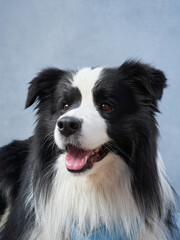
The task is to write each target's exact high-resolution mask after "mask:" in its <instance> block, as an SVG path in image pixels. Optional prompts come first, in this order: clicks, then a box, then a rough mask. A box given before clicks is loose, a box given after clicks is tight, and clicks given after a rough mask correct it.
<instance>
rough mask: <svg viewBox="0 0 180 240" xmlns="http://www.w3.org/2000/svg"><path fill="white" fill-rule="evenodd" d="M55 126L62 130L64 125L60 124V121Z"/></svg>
mask: <svg viewBox="0 0 180 240" xmlns="http://www.w3.org/2000/svg"><path fill="white" fill-rule="evenodd" d="M57 125H58V127H59V129H63V128H64V124H63V123H62V122H60V121H59V122H58V124H57Z"/></svg>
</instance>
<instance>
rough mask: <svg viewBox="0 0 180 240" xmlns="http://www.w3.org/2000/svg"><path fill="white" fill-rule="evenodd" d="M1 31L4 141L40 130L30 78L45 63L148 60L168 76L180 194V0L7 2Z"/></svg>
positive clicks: (165, 148) (168, 150)
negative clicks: (30, 99)
mask: <svg viewBox="0 0 180 240" xmlns="http://www.w3.org/2000/svg"><path fill="white" fill-rule="evenodd" d="M0 34H1V36H0V126H1V130H0V146H1V145H4V144H6V143H8V142H9V141H11V140H12V139H25V138H27V137H28V136H30V135H31V134H32V132H33V128H34V124H33V122H34V114H32V109H28V110H26V111H24V103H25V99H26V94H27V83H28V82H29V81H30V80H31V79H32V78H33V77H34V76H35V75H36V73H37V72H39V71H40V70H41V69H42V68H45V67H48V66H55V67H59V68H62V69H64V68H65V69H77V68H80V67H83V66H97V65H106V66H118V65H121V64H122V63H123V61H125V60H126V59H128V58H136V59H141V60H143V61H145V62H148V63H151V64H153V65H154V66H155V67H157V68H160V69H161V70H163V71H164V72H165V74H166V76H167V78H168V84H169V87H168V88H167V89H166V90H165V92H164V96H163V99H162V102H161V103H160V109H161V111H162V114H161V115H158V120H159V125H160V133H161V136H160V138H159V149H160V151H161V154H162V157H163V159H164V162H165V165H166V168H167V172H168V174H169V176H170V179H171V182H172V184H173V186H174V187H175V189H176V191H177V192H178V193H179V194H180V163H179V161H180V149H179V148H180V130H179V128H180V96H179V91H180V79H179V75H180V74H179V69H180V63H179V62H180V1H179V0H171V1H167V0H146V1H143V0H141V1H139V0H121V1H120V0H119V1H118V0H116V1H115V0H96V1H95V0H89V1H88V0H64V1H62V0H52V1H49V0H31V1H27V0H16V1H11V0H6V1H3V0H0Z"/></svg>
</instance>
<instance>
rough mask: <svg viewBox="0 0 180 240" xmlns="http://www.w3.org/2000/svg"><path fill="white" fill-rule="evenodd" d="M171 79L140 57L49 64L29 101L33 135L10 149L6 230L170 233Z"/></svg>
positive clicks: (5, 236) (57, 235)
mask: <svg viewBox="0 0 180 240" xmlns="http://www.w3.org/2000/svg"><path fill="white" fill-rule="evenodd" d="M166 81H167V80H166V77H165V75H164V73H163V72H162V71H160V70H158V69H155V68H154V67H152V66H150V65H148V64H144V63H142V62H140V61H134V60H127V61H126V62H124V63H123V64H122V65H121V66H120V67H116V68H106V67H94V68H82V69H80V70H78V71H65V70H60V69H57V68H48V69H45V70H43V71H42V72H40V73H39V74H38V75H37V77H35V78H34V79H33V80H32V81H31V82H30V86H29V90H28V96H27V101H26V108H28V107H30V106H31V105H33V104H34V103H35V109H36V113H37V119H36V127H35V131H34V134H33V136H32V137H31V138H29V139H27V140H25V141H14V142H12V143H11V144H9V145H7V146H4V147H2V148H1V150H0V204H1V209H0V214H1V216H3V215H4V214H5V215H6V216H7V218H6V219H4V218H3V220H2V217H1V220H2V221H3V226H2V233H1V239H2V240H69V239H73V240H80V239H94V240H96V239H106V240H107V239H112V240H116V239H118V240H120V239H122V240H135V239H136V240H167V239H168V238H169V236H170V235H171V234H173V232H174V231H175V228H176V227H177V226H176V223H175V222H174V220H173V219H174V213H175V211H176V208H177V207H176V198H177V196H176V193H175V191H174V190H173V188H172V186H171V185H170V183H169V180H168V177H167V174H166V172H165V168H164V165H163V162H162V159H161V156H160V154H159V152H158V147H157V140H158V127H157V121H156V113H158V112H159V109H158V101H159V100H160V99H161V98H162V95H163V89H164V88H165V87H166V86H167V84H166ZM7 212H8V213H7ZM173 239H174V238H173Z"/></svg>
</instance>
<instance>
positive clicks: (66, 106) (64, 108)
mask: <svg viewBox="0 0 180 240" xmlns="http://www.w3.org/2000/svg"><path fill="white" fill-rule="evenodd" d="M69 108H70V107H69V105H68V104H67V103H66V104H65V105H64V106H63V110H64V111H68V110H69Z"/></svg>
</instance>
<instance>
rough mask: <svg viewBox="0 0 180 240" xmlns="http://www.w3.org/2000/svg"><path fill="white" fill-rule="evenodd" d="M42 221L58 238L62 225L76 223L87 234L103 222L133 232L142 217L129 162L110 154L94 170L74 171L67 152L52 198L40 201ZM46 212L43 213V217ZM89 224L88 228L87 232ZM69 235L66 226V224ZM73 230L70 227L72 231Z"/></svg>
mask: <svg viewBox="0 0 180 240" xmlns="http://www.w3.org/2000/svg"><path fill="white" fill-rule="evenodd" d="M36 206H37V211H36V212H38V213H39V216H37V217H38V221H39V222H40V224H42V226H43V227H44V229H45V231H47V235H48V234H49V235H51V239H53V236H54V239H56V237H57V236H58V235H59V234H60V233H59V229H62V228H64V227H65V226H66V229H70V226H73V225H76V228H77V229H79V231H80V232H85V233H87V234H89V233H91V232H92V231H94V229H97V228H98V227H100V226H101V225H102V224H103V225H104V226H105V227H106V229H107V231H112V229H114V228H115V229H117V231H119V230H121V229H122V225H121V223H123V228H124V229H125V231H126V232H127V233H130V232H131V231H132V229H133V228H136V227H137V219H138V218H139V215H138V211H137V208H136V204H135V202H134V199H133V197H132V191H131V174H130V171H129V168H128V167H127V165H126V164H125V162H124V161H123V160H122V159H120V158H119V157H117V156H116V155H114V154H113V153H110V154H108V156H107V157H105V159H103V161H101V162H99V163H96V165H95V166H93V169H92V170H89V171H88V172H84V173H81V174H75V173H70V172H68V171H67V169H66V167H65V155H64V154H62V155H61V156H60V157H59V158H58V159H57V164H56V176H55V180H54V185H53V188H52V192H51V194H50V197H49V199H48V200H47V201H46V202H44V196H43V194H42V197H40V198H39V199H38V201H37V205H36ZM41 213H43V214H41ZM41 216H43V217H41ZM87 224H88V232H87ZM64 231H65V235H67V234H68V233H66V230H65V228H64ZM68 232H69V231H68Z"/></svg>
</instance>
